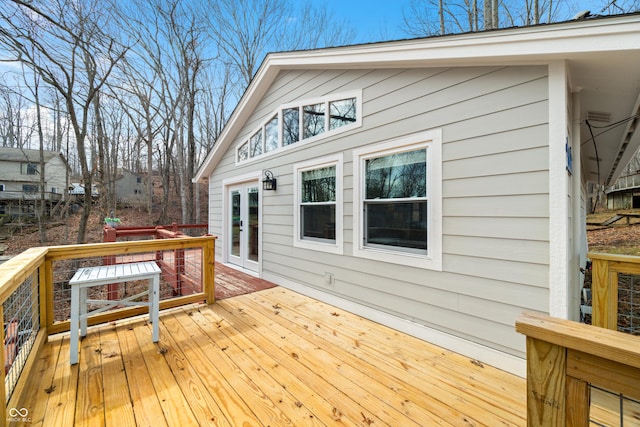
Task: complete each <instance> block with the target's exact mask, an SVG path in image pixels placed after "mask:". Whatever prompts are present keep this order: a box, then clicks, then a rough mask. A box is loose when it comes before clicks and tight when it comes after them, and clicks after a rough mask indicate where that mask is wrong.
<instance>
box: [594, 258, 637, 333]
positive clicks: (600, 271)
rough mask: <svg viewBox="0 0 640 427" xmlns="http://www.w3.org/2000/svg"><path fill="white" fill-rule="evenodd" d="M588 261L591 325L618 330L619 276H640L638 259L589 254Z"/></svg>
mask: <svg viewBox="0 0 640 427" xmlns="http://www.w3.org/2000/svg"><path fill="white" fill-rule="evenodd" d="M589 259H591V261H592V273H591V298H592V308H591V311H592V317H591V324H592V325H594V326H599V327H601V328H606V329H612V330H618V305H619V300H620V298H619V292H618V283H619V275H620V274H630V275H640V257H637V256H630V255H617V254H600V253H590V254H589ZM632 311H633V310H632ZM632 314H633V313H632Z"/></svg>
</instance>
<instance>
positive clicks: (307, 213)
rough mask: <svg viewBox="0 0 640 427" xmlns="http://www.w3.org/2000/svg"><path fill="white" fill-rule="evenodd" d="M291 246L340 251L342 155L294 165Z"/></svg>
mask: <svg viewBox="0 0 640 427" xmlns="http://www.w3.org/2000/svg"><path fill="white" fill-rule="evenodd" d="M294 170H295V177H294V189H295V194H296V204H295V212H294V221H295V222H294V224H295V226H294V228H295V236H294V246H297V247H304V248H308V249H315V250H321V251H325V252H332V253H342V216H343V215H342V156H341V155H338V156H332V157H325V158H322V159H318V160H312V161H308V162H304V163H300V164H297V165H295V167H294Z"/></svg>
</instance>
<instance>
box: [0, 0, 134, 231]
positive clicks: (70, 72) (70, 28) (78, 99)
mask: <svg viewBox="0 0 640 427" xmlns="http://www.w3.org/2000/svg"><path fill="white" fill-rule="evenodd" d="M0 20H1V21H2V27H0V44H1V45H3V46H4V47H6V48H7V49H8V50H9V51H10V52H12V53H13V55H14V56H15V59H16V60H18V61H21V62H22V63H23V64H25V66H26V67H28V68H29V69H30V70H31V71H32V72H34V73H36V74H38V75H39V76H40V77H41V78H42V80H43V81H44V82H45V83H47V84H48V85H50V86H51V87H53V88H54V89H55V90H56V91H57V92H58V93H59V94H60V95H61V96H62V98H63V99H64V102H65V106H66V110H67V112H68V114H69V120H70V122H71V125H72V128H73V132H74V137H75V144H76V147H77V150H78V157H79V161H80V166H81V169H82V177H83V183H84V186H85V189H86V190H85V193H86V194H85V197H87V198H88V197H90V194H91V188H92V187H91V185H92V182H93V176H92V173H91V172H92V169H91V167H90V164H89V159H88V153H87V149H86V148H87V147H86V137H87V131H88V123H89V114H90V109H91V105H92V102H93V99H94V97H95V96H96V93H98V92H99V91H100V89H101V88H102V87H103V86H104V85H105V83H106V81H107V79H108V78H109V76H110V74H111V72H112V71H113V68H114V66H115V64H116V63H117V62H118V61H120V60H121V59H122V58H123V56H124V55H125V52H126V50H127V49H126V48H124V47H122V46H121V45H120V44H119V43H118V42H117V41H116V40H115V39H114V38H113V37H112V36H110V35H109V34H108V33H107V32H106V31H105V29H107V28H109V27H108V25H107V23H108V17H107V16H105V13H104V10H102V9H100V8H99V7H98V2H91V1H80V2H66V1H63V0H60V1H58V2H46V3H40V2H35V1H34V2H31V1H23V0H7V1H5V2H3V3H2V6H0ZM33 26H37V27H38V37H35V36H34V33H33V32H32V31H30V29H31V28H32V27H33ZM33 52H37V53H38V55H37V56H35V55H34V54H33ZM90 213H91V203H90V202H89V201H88V200H87V201H86V202H85V203H84V208H83V211H82V216H81V218H80V225H79V228H78V238H77V242H78V243H83V242H84V240H85V233H86V227H87V222H88V219H89V214H90Z"/></svg>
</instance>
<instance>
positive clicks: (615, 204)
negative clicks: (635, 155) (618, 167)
mask: <svg viewBox="0 0 640 427" xmlns="http://www.w3.org/2000/svg"><path fill="white" fill-rule="evenodd" d="M605 193H606V194H607V206H606V207H607V209H640V173H635V174H633V175H625V176H621V177H620V178H618V180H617V181H616V182H615V184H614V185H613V186H611V187H609V188H608V189H607V190H605Z"/></svg>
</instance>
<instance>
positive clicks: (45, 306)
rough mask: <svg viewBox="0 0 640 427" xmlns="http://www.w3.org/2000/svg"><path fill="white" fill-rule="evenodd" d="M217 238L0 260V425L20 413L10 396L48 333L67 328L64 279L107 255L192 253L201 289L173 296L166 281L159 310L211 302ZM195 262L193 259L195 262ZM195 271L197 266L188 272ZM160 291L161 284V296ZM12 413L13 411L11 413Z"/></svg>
mask: <svg viewBox="0 0 640 427" xmlns="http://www.w3.org/2000/svg"><path fill="white" fill-rule="evenodd" d="M214 244H215V237H213V236H204V237H185V238H176V239H162V240H145V241H132V242H115V243H98V244H87V245H68V246H55V247H41V248H32V249H29V250H27V251H25V252H23V253H21V254H20V255H18V256H16V257H14V258H12V259H10V260H9V261H7V262H5V263H3V264H0V319H2V320H3V324H4V327H3V328H0V342H2V343H3V345H4V351H3V352H0V362H1V363H2V364H3V365H4V366H5V369H4V370H3V371H2V373H1V374H0V378H1V379H2V380H3V383H4V385H5V386H4V387H0V401H4V402H5V403H6V404H5V405H0V420H1V421H0V424H2V422H4V420H7V419H8V417H9V418H10V417H14V416H21V415H22V414H21V412H20V410H21V408H15V407H13V406H12V401H13V400H14V399H13V397H15V396H19V395H20V394H21V393H22V392H23V391H24V390H23V388H24V379H25V378H23V376H22V375H21V373H23V372H28V371H29V370H30V366H31V365H32V364H33V363H34V361H35V360H36V358H37V355H38V353H39V351H40V350H41V348H42V346H43V345H44V344H45V343H46V340H47V336H48V335H50V334H53V333H58V332H64V331H68V330H69V323H70V322H69V311H68V310H69V308H68V300H69V296H70V289H69V285H68V281H69V279H70V278H71V276H72V275H73V272H75V270H76V269H77V268H79V267H81V266H86V265H96V264H102V263H103V262H104V260H105V259H109V260H114V259H115V260H116V261H117V262H135V261H139V260H141V259H146V260H148V259H151V260H156V259H157V257H158V256H159V255H158V254H167V256H169V255H168V254H170V253H174V252H176V251H183V252H187V253H190V254H192V256H193V258H194V262H190V263H189V264H188V265H189V266H190V268H191V269H199V271H198V272H197V274H196V277H197V278H198V279H197V280H198V281H199V282H200V287H199V288H194V289H191V293H189V294H188V295H184V294H182V295H179V296H175V293H173V292H172V290H171V286H167V289H168V290H167V291H166V292H165V295H164V297H161V301H160V309H166V308H171V307H176V306H180V305H184V304H190V303H193V302H198V301H206V302H207V303H209V304H211V303H213V302H214V300H215V296H214V282H213V278H214V265H215V255H214V253H215V252H214ZM195 261H197V262H195ZM191 273H193V274H195V273H196V272H195V271H191ZM162 294H163V291H162V287H161V295H162ZM146 310H148V308H147V307H126V308H119V309H115V310H111V311H107V312H103V313H100V314H97V315H95V316H91V317H90V318H89V319H88V324H89V325H94V324H99V323H105V322H111V321H115V320H118V319H123V318H126V317H130V316H134V315H138V314H142V313H144V312H145V311H146ZM9 412H11V413H9Z"/></svg>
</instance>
